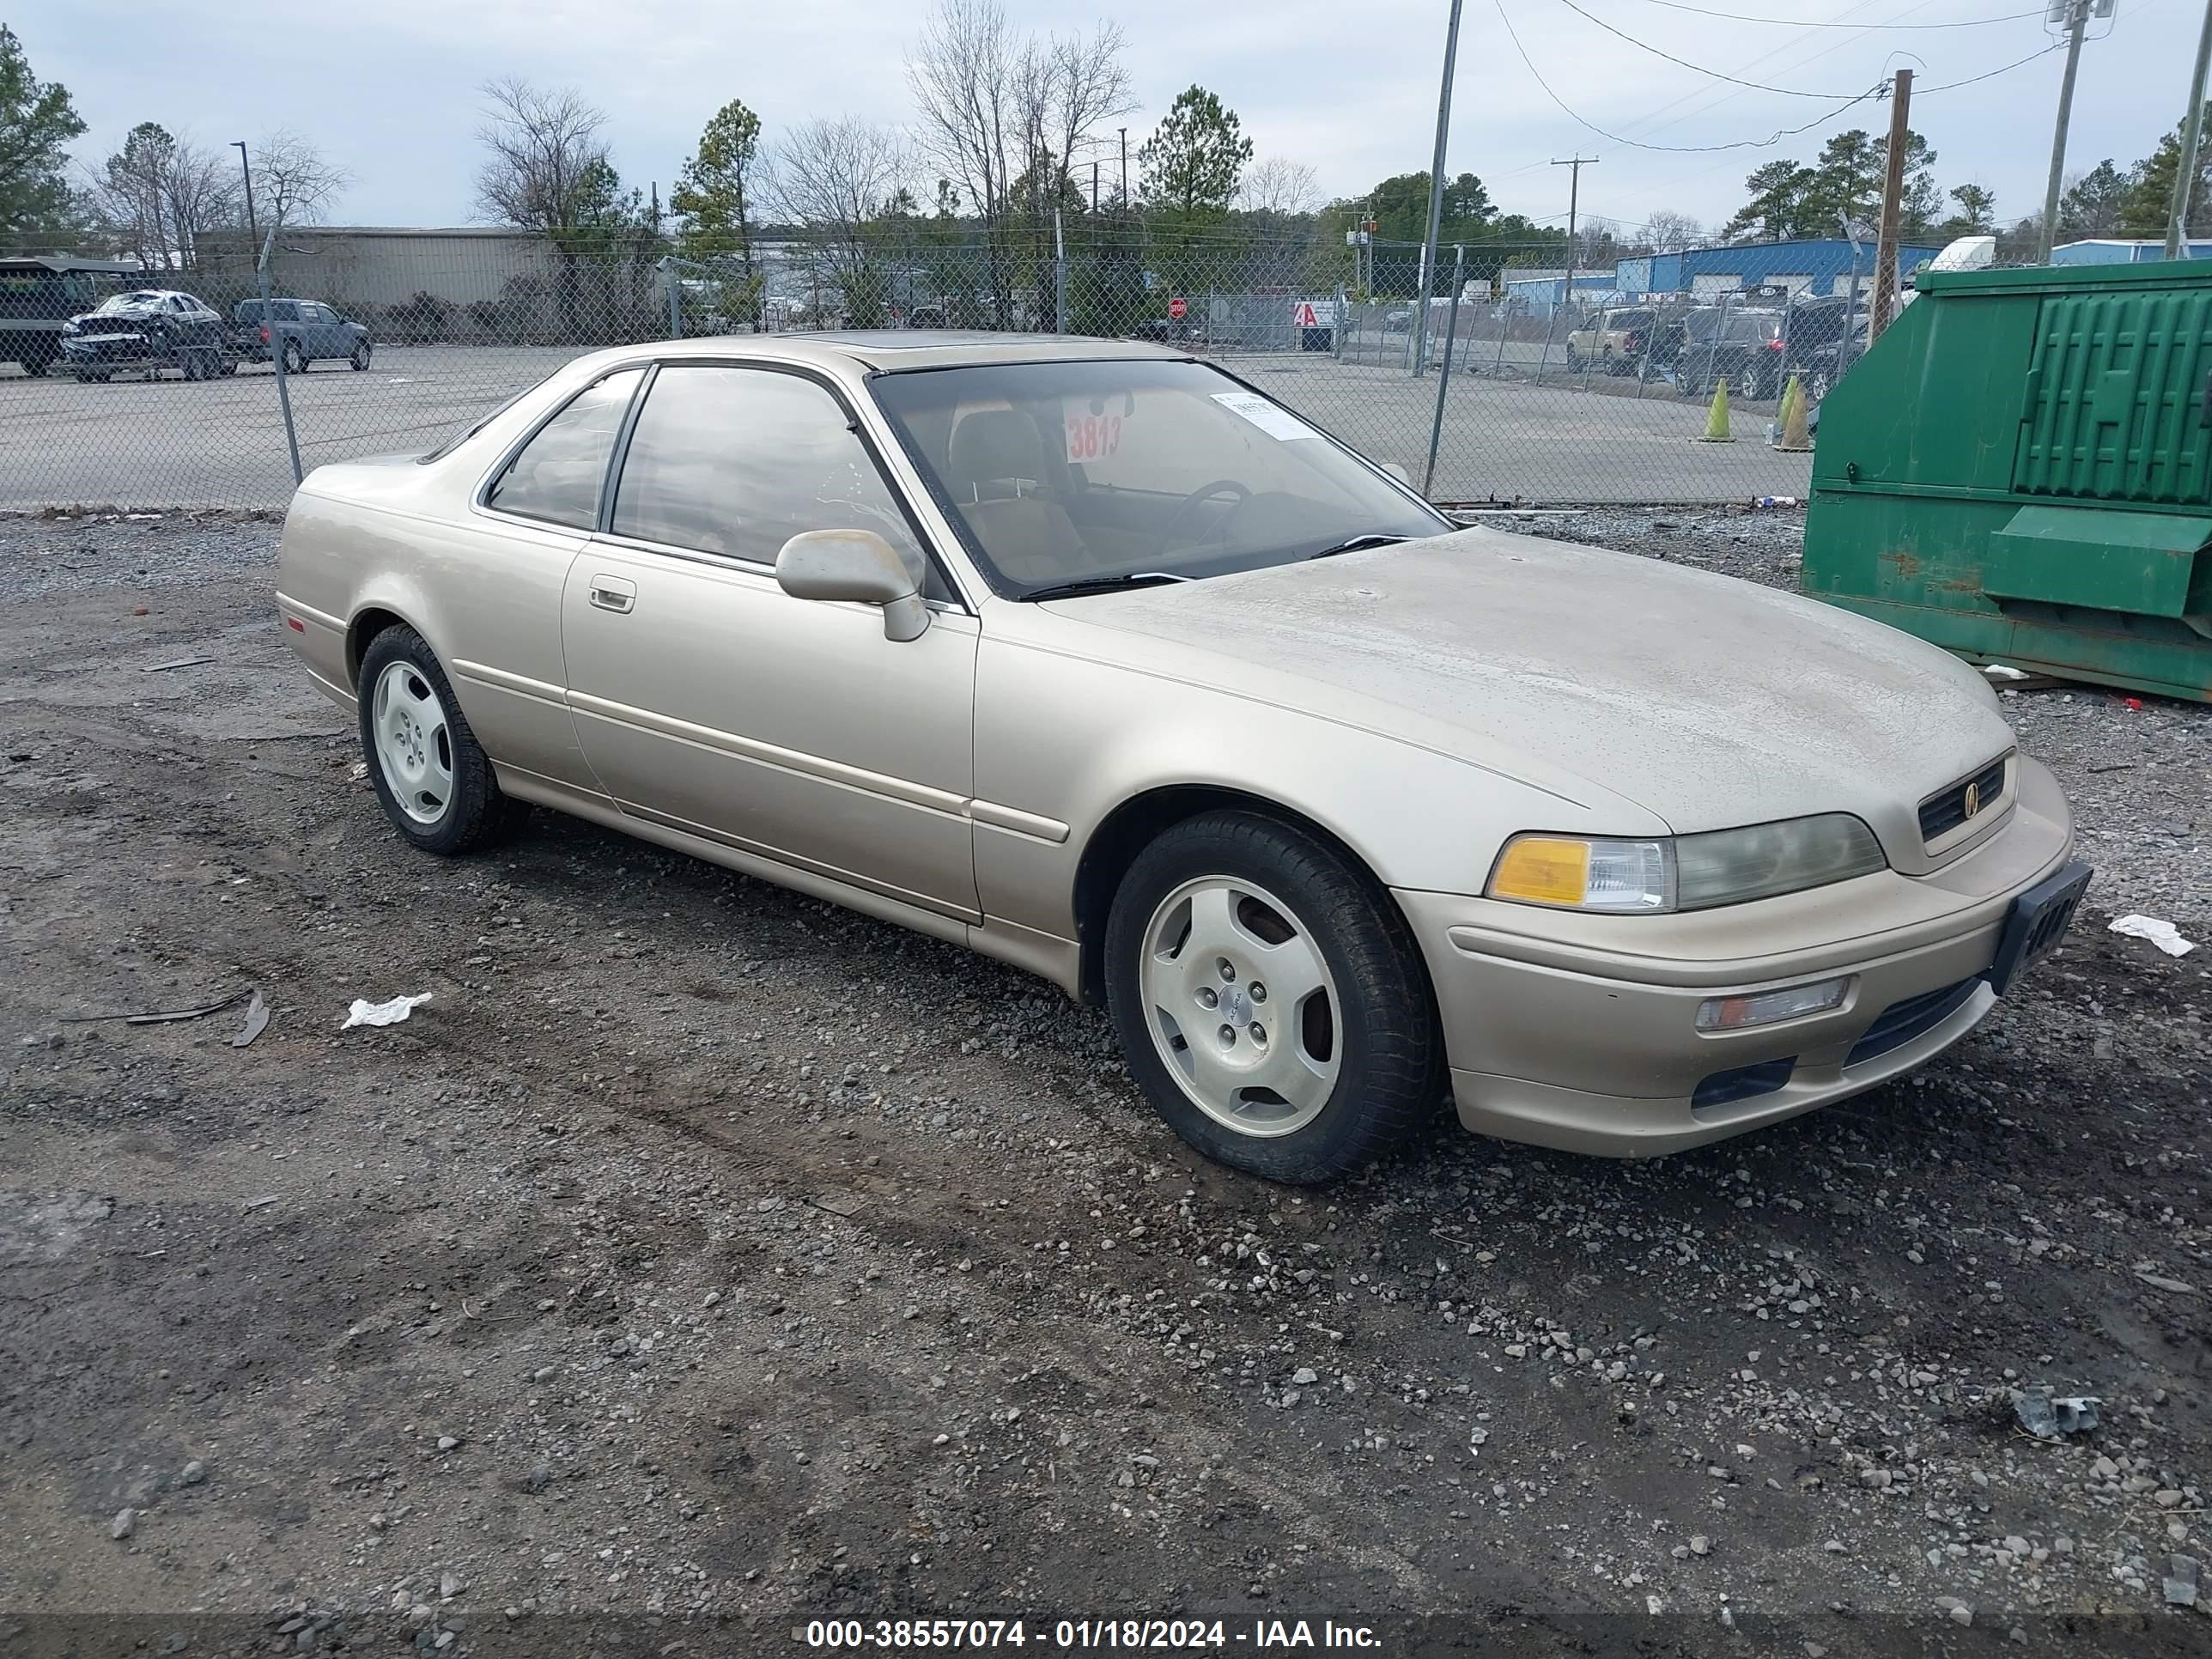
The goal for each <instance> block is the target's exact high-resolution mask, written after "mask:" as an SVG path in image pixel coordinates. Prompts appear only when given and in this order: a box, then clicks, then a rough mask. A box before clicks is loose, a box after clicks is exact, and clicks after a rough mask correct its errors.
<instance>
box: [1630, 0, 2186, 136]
mask: <svg viewBox="0 0 2212 1659" xmlns="http://www.w3.org/2000/svg"><path fill="white" fill-rule="evenodd" d="M1881 3H1884V0H1855V3H1853V4H1851V5H1850V6H1848V7H1846V8H1845V9H1844V11H1842V12H1840V13H1838V14H1837V15H1836V16H1834V17H1833V18H1832V19H1830V20H1828V21H1833V22H1838V23H1844V24H1845V27H1844V28H1842V29H1841V30H1839V31H1831V32H1830V33H1827V34H1826V35H1825V36H1822V35H1818V34H1815V35H1796V36H1784V38H1783V39H1782V40H1780V41H1779V42H1778V44H1776V45H1774V46H1769V47H1768V48H1767V49H1766V50H1765V52H1760V53H1759V55H1758V56H1757V57H1755V58H1752V59H1750V60H1749V61H1748V62H1747V63H1742V64H1737V65H1735V73H1739V74H1741V72H1743V71H1744V70H1749V69H1751V68H1753V67H1754V66H1755V65H1757V64H1764V63H1765V62H1767V61H1768V60H1769V59H1771V58H1780V57H1782V56H1783V55H1784V54H1785V53H1790V52H1796V49H1797V48H1800V47H1804V46H1814V42H1815V41H1817V40H1822V39H1826V41H1827V44H1826V46H1814V49H1813V50H1812V51H1810V52H1802V54H1801V55H1797V56H1795V57H1793V58H1791V60H1790V62H1789V63H1788V64H1787V65H1786V67H1788V68H1789V69H1790V70H1800V69H1802V68H1804V67H1805V66H1806V65H1807V64H1812V63H1814V62H1817V61H1818V60H1819V59H1820V58H1826V57H1829V56H1831V55H1832V54H1833V53H1836V52H1841V51H1842V50H1843V49H1844V47H1846V46H1855V45H1857V43H1858V42H1859V41H1861V40H1864V39H1865V38H1866V37H1867V36H1869V34H1872V33H1875V31H1876V30H1878V29H1881V28H1887V27H1892V26H1893V25H1894V24H1895V23H1896V22H1897V21H1898V20H1899V19H1901V18H1906V17H1910V16H1911V15H1913V14H1914V13H1915V12H1920V11H1925V10H1927V9H1928V8H1929V6H1931V5H1933V4H1935V3H1936V0H1913V3H1912V4H1911V5H1908V6H1906V7H1905V9H1904V10H1902V11H1899V12H1893V13H1892V14H1891V15H1890V16H1889V17H1888V18H1887V19H1885V20H1883V21H1881V22H1877V23H1859V22H1847V21H1846V20H1848V19H1850V18H1851V17H1852V16H1853V15H1855V14H1857V13H1861V12H1864V11H1867V10H1869V9H1871V8H1872V7H1874V6H1876V5H1879V4H1881ZM2152 3H2154V4H2155V3H2156V0H2152ZM1743 95H1744V94H1743V90H1742V88H1727V87H1717V86H1706V85H1700V86H1696V87H1692V88H1691V89H1690V90H1689V91H1687V92H1685V93H1683V94H1680V96H1678V97H1675V98H1672V99H1669V100H1668V101H1667V102H1666V103H1664V104H1662V105H1661V106H1659V107H1658V108H1657V109H1656V110H1653V111H1652V112H1650V114H1648V115H1644V116H1640V117H1638V118H1637V119H1636V120H1634V121H1632V122H1631V123H1630V124H1629V125H1631V126H1632V127H1636V128H1639V129H1641V130H1642V131H1643V133H1644V137H1645V138H1646V139H1649V138H1650V137H1652V136H1653V135H1655V134H1657V133H1661V132H1664V131H1668V129H1669V128H1671V127H1678V126H1680V125H1682V123H1684V122H1685V121H1687V120H1690V119H1692V118H1695V117H1699V116H1703V115H1707V114H1710V113H1711V112H1712V111H1714V110H1717V109H1718V108H1719V107H1720V106H1722V105H1723V104H1728V103H1733V102H1735V100H1737V99H1739V98H1741V97H1742V96H1743ZM1681 106H1688V107H1686V108H1681V112H1680V114H1677V115H1673V116H1670V117H1668V118H1667V119H1666V120H1663V121H1662V120H1661V119H1660V117H1661V116H1662V115H1665V114H1666V113H1667V112H1668V111H1669V110H1672V109H1677V108H1680V107H1681Z"/></svg>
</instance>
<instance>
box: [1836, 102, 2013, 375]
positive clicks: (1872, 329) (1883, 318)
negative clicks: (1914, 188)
mask: <svg viewBox="0 0 2212 1659" xmlns="http://www.w3.org/2000/svg"><path fill="white" fill-rule="evenodd" d="M1911 142H1912V71H1911V70H1898V72H1897V78H1896V79H1895V80H1894V81H1893V82H1891V83H1890V88H1889V155H1888V158H1887V160H1888V163H1889V165H1888V167H1887V171H1886V172H1885V173H1884V176H1883V178H1882V181H1881V229H1880V230H1879V231H1878V232H1876V234H1875V241H1874V306H1873V308H1872V309H1871V310H1870V311H1869V313H1868V314H1867V344H1869V346H1871V345H1872V344H1873V343H1875V341H1876V340H1879V339H1880V338H1881V331H1882V330H1884V329H1886V328H1887V327H1888V326H1889V313H1891V312H1892V311H1893V310H1894V309H1895V308H1896V306H1897V214H1898V209H1899V206H1900V205H1901V204H1902V202H1903V198H1904V196H1905V147H1906V146H1907V145H1908V144H1910V143H1911ZM2048 235H2049V233H2048V232H2045V237H2046V239H2047V238H2048ZM2046 257H2047V250H2046Z"/></svg>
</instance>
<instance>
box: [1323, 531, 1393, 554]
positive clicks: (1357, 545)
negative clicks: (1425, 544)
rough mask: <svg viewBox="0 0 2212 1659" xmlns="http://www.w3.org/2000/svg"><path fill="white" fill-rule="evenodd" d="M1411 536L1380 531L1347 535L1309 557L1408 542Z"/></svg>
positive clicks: (1355, 551) (1354, 551)
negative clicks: (1332, 545) (1393, 534)
mask: <svg viewBox="0 0 2212 1659" xmlns="http://www.w3.org/2000/svg"><path fill="white" fill-rule="evenodd" d="M1411 540H1413V538H1412V537H1411V536H1392V535H1388V534H1385V533H1383V532H1381V531H1371V530H1370V531H1369V532H1367V533H1366V534H1365V535H1363V536H1349V537H1346V538H1345V539H1344V540H1342V541H1340V542H1339V543H1337V544H1336V545H1335V546H1334V547H1324V548H1322V550H1321V551H1320V552H1318V553H1309V554H1307V555H1306V557H1307V558H1309V559H1328V558H1334V556H1336V555H1337V554H1339V553H1357V552H1358V550H1360V549H1361V548H1363V547H1389V545H1391V544H1393V543H1395V542H1409V541H1411Z"/></svg>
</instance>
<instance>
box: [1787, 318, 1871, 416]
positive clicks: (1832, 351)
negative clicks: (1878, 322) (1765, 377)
mask: <svg viewBox="0 0 2212 1659" xmlns="http://www.w3.org/2000/svg"><path fill="white" fill-rule="evenodd" d="M1868 320H1869V317H1868V313H1867V309H1866V307H1864V306H1863V305H1861V306H1859V307H1857V309H1854V308H1853V307H1852V306H1851V302H1850V299H1849V298H1848V297H1841V296H1839V297H1836V298H1823V299H1816V300H1801V301H1798V302H1797V303H1796V304H1795V305H1793V306H1791V307H1790V338H1789V343H1788V346H1787V347H1786V349H1785V350H1784V373H1785V374H1796V375H1801V376H1802V377H1803V380H1804V385H1805V396H1806V398H1807V400H1808V402H1810V403H1814V404H1818V403H1819V402H1820V399H1821V398H1825V397H1826V396H1827V395H1828V393H1829V392H1831V391H1832V390H1833V389H1834V387H1835V384H1836V382H1837V381H1838V380H1842V379H1843V377H1844V374H1846V373H1847V372H1848V371H1849V370H1850V367H1851V365H1852V364H1853V363H1856V362H1858V360H1859V359H1860V358H1862V357H1863V356H1866V349H1867V323H1868Z"/></svg>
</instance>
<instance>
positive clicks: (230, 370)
mask: <svg viewBox="0 0 2212 1659" xmlns="http://www.w3.org/2000/svg"><path fill="white" fill-rule="evenodd" d="M62 362H63V365H64V367H65V368H67V369H68V370H69V372H70V374H74V375H75V376H76V378H77V379H78V380H112V379H113V378H114V377H115V376H116V375H118V374H144V375H145V376H146V377H147V378H148V379H149V380H151V379H153V378H154V377H155V376H156V375H158V374H161V371H162V370H163V369H165V368H173V369H175V370H177V371H178V372H179V374H182V375H183V376H184V377H185V379H186V380H212V379H214V378H215V376H216V375H217V374H236V373H237V372H238V354H237V351H236V349H234V343H233V342H232V340H231V337H230V331H229V329H228V328H227V327H226V326H225V325H224V324H223V320H222V317H221V316H220V315H219V314H218V313H216V311H215V310H214V309H213V308H212V307H210V306H209V305H208V304H207V303H206V302H205V301H203V300H201V299H200V298H199V296H198V295H192V294H183V293H179V292H178V291H177V290H175V289H153V288H142V289H134V290H132V291H131V292H130V293H128V294H118V295H112V296H111V297H110V298H108V299H106V300H104V301H101V302H100V304H99V305H98V306H96V307H94V308H93V309H92V310H91V311H88V312H87V313H84V314H82V316H77V317H72V318H70V320H69V321H68V323H67V324H65V325H64V327H63V329H62Z"/></svg>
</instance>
